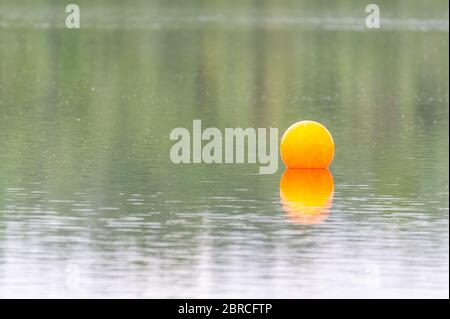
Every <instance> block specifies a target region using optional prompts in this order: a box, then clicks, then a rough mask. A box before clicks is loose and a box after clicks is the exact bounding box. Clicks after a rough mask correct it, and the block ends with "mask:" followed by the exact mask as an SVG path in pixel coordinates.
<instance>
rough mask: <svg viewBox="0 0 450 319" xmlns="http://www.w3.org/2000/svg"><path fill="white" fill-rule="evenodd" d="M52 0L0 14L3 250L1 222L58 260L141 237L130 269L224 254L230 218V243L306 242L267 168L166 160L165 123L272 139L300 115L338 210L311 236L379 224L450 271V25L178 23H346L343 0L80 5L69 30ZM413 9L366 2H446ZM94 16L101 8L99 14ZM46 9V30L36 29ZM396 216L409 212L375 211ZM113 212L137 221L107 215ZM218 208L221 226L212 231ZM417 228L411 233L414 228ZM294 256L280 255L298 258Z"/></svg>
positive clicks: (400, 13) (405, 13)
mask: <svg viewBox="0 0 450 319" xmlns="http://www.w3.org/2000/svg"><path fill="white" fill-rule="evenodd" d="M7 3H8V2H7ZM51 3H52V2H49V1H33V3H24V4H21V5H16V4H15V3H14V2H12V1H11V2H9V6H8V5H4V4H2V7H0V8H7V9H5V10H2V15H0V17H3V18H4V19H5V21H7V22H8V25H7V26H6V27H3V28H1V27H0V43H1V47H0V132H1V140H0V189H1V190H3V191H1V192H0V209H2V210H3V211H4V212H3V213H2V214H0V231H2V232H0V234H2V233H3V235H0V246H1V245H2V244H1V242H2V241H3V242H4V243H6V242H9V241H14V238H15V237H14V236H15V235H16V234H17V233H16V230H14V229H15V228H14V227H13V228H12V229H13V230H12V231H9V232H8V231H7V229H8V228H11V227H12V226H8V225H11V224H12V225H15V224H14V223H19V226H20V227H19V229H20V232H22V234H23V236H24V237H25V238H29V240H31V238H33V237H34V235H33V234H37V235H39V236H44V237H45V236H49V238H50V239H49V240H48V241H49V243H50V246H51V247H53V248H55V249H56V250H58V249H59V250H61V251H65V250H66V251H68V252H69V255H70V253H71V252H72V253H73V250H75V248H73V249H71V246H70V245H69V246H65V244H64V242H66V243H67V242H68V243H73V244H74V245H75V243H78V241H79V240H81V239H79V238H86V237H87V240H88V241H89V242H90V243H91V245H92V247H93V248H92V250H93V251H94V252H103V251H109V250H111V251H113V252H114V251H116V252H117V251H118V250H119V248H118V247H116V246H115V245H118V246H122V247H138V250H139V251H140V253H139V254H138V256H139V258H137V257H136V260H135V262H139V263H143V264H147V263H150V261H149V260H148V258H147V257H148V256H153V258H155V259H156V260H157V263H160V264H161V265H165V264H166V263H167V261H170V262H174V263H175V261H177V260H179V259H181V260H182V261H180V262H179V264H180V265H188V266H189V265H190V262H192V260H191V257H189V256H188V255H184V252H185V250H186V249H187V250H188V251H189V252H190V253H191V254H192V255H193V256H197V255H199V254H200V253H199V252H198V251H199V250H201V247H203V246H204V245H206V246H208V245H210V246H211V247H213V248H214V249H216V250H220V249H226V248H227V247H228V248H229V247H230V245H231V243H232V242H234V241H235V240H239V239H238V238H239V236H241V235H240V227H244V228H245V227H249V228H250V230H248V231H247V232H245V233H244V235H242V236H243V237H244V238H245V239H246V240H249V242H250V244H249V245H253V244H254V245H255V246H256V247H253V248H254V249H255V251H256V253H255V254H256V255H264V254H267V252H269V255H270V254H271V253H274V251H272V250H271V248H270V247H272V246H271V245H275V242H276V238H273V237H272V233H273V232H277V231H280V230H282V229H284V228H289V229H291V231H292V232H293V235H292V236H290V235H285V237H284V240H285V243H286V245H290V244H291V245H293V246H296V245H300V246H302V245H303V244H302V243H298V240H299V239H298V238H297V237H296V235H299V234H300V235H301V236H304V237H306V238H308V233H306V234H305V233H303V230H304V229H303V228H298V225H290V224H284V223H282V221H283V219H282V210H281V208H280V205H279V204H278V203H277V198H278V191H279V190H278V181H279V178H280V176H281V174H282V172H283V167H282V164H281V161H280V168H279V170H278V173H277V174H276V175H273V176H258V175H257V174H256V173H257V171H258V165H203V164H201V165H187V166H186V165H185V166H183V165H181V166H180V165H178V166H177V165H174V164H172V163H171V162H170V159H169V149H170V147H171V145H172V144H171V142H170V140H169V133H170V131H171V130H172V129H173V128H175V127H187V128H191V125H192V120H193V119H202V122H203V126H204V127H207V126H214V127H218V128H220V129H221V130H222V129H223V128H225V127H244V128H245V127H268V126H272V127H278V128H279V129H280V134H281V133H282V131H283V130H284V129H285V128H287V127H288V126H289V125H290V124H291V123H292V122H293V121H295V120H298V119H314V120H318V121H320V122H322V123H324V124H325V125H326V126H327V127H328V128H329V129H330V131H331V132H332V133H333V136H334V138H335V142H336V155H335V160H334V162H333V164H332V167H331V171H332V173H333V176H334V178H335V185H336V186H335V188H336V194H335V197H336V200H335V202H336V203H335V212H333V211H332V212H331V216H330V217H329V218H328V219H327V223H328V224H327V223H326V224H325V225H327V226H325V227H329V231H330V233H327V232H325V233H326V234H328V235H329V236H331V235H330V234H335V233H337V235H335V236H336V238H335V239H337V240H343V239H346V238H345V236H343V235H342V234H340V233H339V232H340V231H344V230H346V229H347V227H348V229H350V230H351V231H355V233H359V231H361V232H363V231H368V232H369V234H372V235H373V237H371V236H368V237H369V238H371V240H373V238H374V237H377V236H378V235H380V234H379V233H376V231H378V230H379V229H380V228H381V229H387V230H386V232H385V233H382V234H383V235H386V234H388V235H392V233H391V232H392V231H395V235H394V236H397V237H395V238H397V242H396V244H397V245H398V246H399V248H398V251H395V250H393V253H396V252H397V253H398V259H399V260H400V261H401V262H403V261H404V260H408V258H412V259H414V258H416V259H417V262H418V263H419V264H420V263H424V264H426V261H425V259H426V258H425V259H424V260H422V259H421V257H419V256H417V255H416V254H414V253H409V249H410V248H409V247H411V245H412V244H417V245H419V246H420V245H422V244H423V246H424V247H425V248H426V247H428V246H426V244H425V243H428V242H439V243H442V245H441V244H436V245H437V246H436V247H435V251H438V252H440V253H441V257H440V259H439V258H438V261H439V262H440V264H442V263H445V262H446V263H447V276H448V152H449V148H448V128H449V127H448V86H449V81H448V78H449V76H448V54H449V51H448V24H447V31H442V30H429V31H426V32H419V31H417V30H395V28H394V29H390V30H379V31H373V32H372V31H367V32H360V31H351V30H340V29H339V28H337V29H332V30H324V29H321V28H317V27H308V25H303V24H300V25H297V24H295V23H294V24H293V25H290V24H284V23H281V24H275V25H271V24H270V23H268V24H267V25H266V24H264V23H255V21H253V20H252V21H253V22H251V21H250V23H244V24H240V23H236V24H233V23H230V25H229V26H228V27H227V22H226V21H225V22H223V21H222V22H220V23H218V22H217V20H214V19H215V18H214V19H213V20H214V21H215V22H214V21H213V22H212V23H210V22H207V23H203V22H202V20H201V19H200V20H195V19H194V21H193V22H186V21H184V22H181V23H180V22H179V21H183V17H184V16H190V17H196V16H197V17H198V16H204V17H210V16H213V17H214V15H217V14H220V13H222V14H225V15H226V16H228V15H229V16H233V15H236V14H239V15H241V16H244V17H247V18H248V17H253V18H255V19H256V21H258V19H259V18H261V17H267V16H283V15H284V14H290V15H294V16H295V15H296V14H298V15H300V16H304V17H308V16H309V17H311V16H315V17H320V16H325V17H327V16H330V15H331V16H338V17H359V16H360V12H364V11H363V9H361V8H359V7H360V3H359V2H357V3H358V5H355V2H352V1H346V2H345V1H344V2H343V4H342V5H341V6H339V7H335V6H337V5H336V4H333V5H331V6H329V5H328V2H327V3H325V2H318V3H317V2H312V1H310V2H303V3H301V4H299V3H298V1H287V2H285V3H283V4H278V5H272V4H269V2H261V3H259V2H258V4H257V2H244V4H241V5H240V6H239V7H232V6H231V5H227V4H226V3H218V4H208V5H205V3H203V4H202V5H201V4H196V5H193V4H187V3H184V2H183V3H184V4H175V3H172V2H171V3H170V4H164V3H163V2H154V3H148V2H145V3H144V2H136V3H134V6H132V5H131V4H130V5H123V6H120V5H119V3H118V2H116V3H115V4H114V5H112V6H108V7H107V6H106V3H108V4H109V3H110V1H108V2H106V1H99V2H96V5H92V6H91V5H89V4H88V3H87V2H82V1H80V5H81V6H83V5H84V8H82V19H84V20H82V28H81V29H80V30H77V31H74V30H65V29H63V28H62V27H61V26H60V16H59V15H58V14H59V13H58V12H59V11H58V8H59V7H55V6H53V7H52V6H50V5H49V4H51ZM208 3H209V2H208ZM425 3H426V2H425V1H417V2H415V4H414V5H410V4H409V2H406V1H399V2H396V4H395V5H394V4H391V2H390V1H384V2H382V3H381V2H380V6H381V8H382V10H383V11H384V12H386V16H388V17H391V18H418V19H421V18H422V19H448V3H447V2H446V1H442V2H439V1H437V2H434V3H433V5H425ZM362 8H364V7H362ZM103 9H104V11H105V12H106V13H110V14H111V15H107V16H106V17H105V16H102V15H100V16H98V15H99V14H101V12H102V11H103ZM383 11H382V12H383ZM5 12H6V13H5ZM11 12H16V13H17V12H18V13H26V17H29V20H27V18H26V17H25V18H24V17H23V16H22V17H20V16H19V17H16V16H15V15H13V14H11ZM33 12H37V13H35V14H33ZM135 14H137V18H136V20H134V18H135V16H134V15H135ZM83 15H85V18H83ZM362 16H364V14H362ZM5 17H6V18H5ZM151 17H155V19H159V20H158V21H159V22H158V23H159V24H158V25H153V24H152V19H151ZM161 17H162V18H161ZM164 17H165V18H166V19H165V18H164ZM46 19H48V21H50V22H49V23H50V26H49V27H45V26H43V25H42V22H45V21H46ZM61 21H64V20H61ZM133 21H137V22H136V23H135V24H133ZM177 21H178V22H177ZM244 21H247V20H245V19H244ZM172 22H173V24H172ZM83 25H86V26H87V27H86V28H83ZM130 25H131V26H133V25H134V26H135V27H131V28H127V26H130ZM108 26H112V27H111V28H108ZM230 26H231V27H230ZM355 198H358V201H354V199H355ZM402 209H404V210H405V211H406V212H409V213H411V214H408V213H405V214H401V215H400V216H396V217H395V220H394V221H393V219H390V218H389V215H390V213H398V212H399V211H400V212H401V211H402ZM374 212H375V213H374ZM339 213H341V214H339ZM34 214H36V215H40V216H41V215H45V214H48V215H49V216H50V217H49V218H50V219H51V218H55V220H57V221H59V222H60V223H61V225H62V226H61V227H50V226H49V225H46V224H45V222H42V221H41V220H39V219H35V218H37V217H36V216H35V215H34ZM183 214H187V215H183ZM214 214H217V215H216V217H215V215H214ZM373 214H375V215H373ZM52 216H56V217H52ZM127 216H128V217H133V216H135V217H136V218H137V220H139V222H136V223H135V224H133V221H131V222H130V221H128V222H124V223H123V224H121V218H124V217H127ZM217 216H219V217H217ZM60 217H61V218H62V217H71V218H73V220H70V221H67V220H65V219H61V220H60V219H59V218H60ZM222 217H223V220H221V219H220V218H222ZM214 218H219V221H220V223H219V224H217V225H210V224H209V223H210V222H211V221H212V220H214ZM259 218H262V219H264V218H267V219H265V220H266V221H267V223H262V224H259V223H257V219H259ZM364 218H367V219H368V220H370V221H372V225H369V224H366V222H367V221H364ZM423 219H425V220H427V221H428V223H429V225H431V226H429V228H426V229H425V230H424V229H423V228H422V227H419V226H418V225H417V224H416V222H418V221H420V220H423ZM113 222H115V223H116V224H111V223H113ZM183 222H185V223H184V224H183ZM341 222H342V223H344V224H345V223H347V225H346V226H345V225H344V226H342V224H340V223H341ZM130 223H131V224H132V225H131V226H133V227H131V226H130ZM153 223H154V225H156V226H155V227H154V228H152V226H151V225H153ZM353 223H355V224H353ZM358 223H362V225H360V224H358ZM392 223H393V224H396V225H398V228H395V229H394V230H392V229H391V228H390V227H393V226H392ZM446 224H447V229H445V226H446ZM360 226H363V227H362V228H361V229H355V228H358V227H360ZM130 227H131V228H130ZM252 227H254V228H252ZM290 227H291V228H290ZM371 227H373V229H376V231H375V230H372V228H371ZM299 229H300V230H299ZM326 229H328V228H326ZM326 229H325V231H326ZM205 231H206V232H207V233H208V234H209V232H212V231H213V232H216V234H217V237H215V236H214V235H211V237H212V243H205V242H203V241H202V240H201V236H202V235H203V234H204V232H205ZM298 231H300V232H301V233H296V232H298ZM371 231H373V233H371ZM17 232H18V231H17ZM260 234H264V236H263V238H262V239H261V238H259V237H258V236H260ZM417 234H420V236H423V238H424V239H423V241H421V242H416V240H417V239H413V237H414V236H415V235H417ZM246 236H248V237H246ZM253 236H255V237H253ZM316 236H317V238H320V235H318V234H316V235H314V237H312V238H316ZM420 236H419V237H420ZM405 238H406V239H405ZM251 240H254V241H251ZM379 240H380V241H381V243H380V247H377V248H376V249H375V250H374V251H372V252H371V254H372V255H371V256H373V258H374V259H377V260H378V259H382V258H383V250H382V248H381V246H383V244H387V243H385V242H384V241H383V240H382V239H379ZM344 241H345V240H344ZM362 241H363V242H364V239H362ZM25 242H27V240H26V239H25ZM112 243H114V245H113V244H112ZM156 243H159V245H160V246H158V244H156ZM165 243H166V244H167V245H169V246H170V245H171V246H172V247H173V251H172V252H167V251H166V250H165V248H164V247H165V246H164V244H165ZM182 243H185V244H187V246H189V247H190V248H188V247H186V246H184V245H183V244H182ZM5 245H6V244H5ZM36 245H37V246H39V243H38V244H36ZM258 245H261V246H258ZM367 245H369V240H368V242H367ZM445 246H447V247H445ZM208 247H209V246H208ZM224 247H225V248H224ZM258 247H260V250H258ZM302 247H303V246H302ZM364 247H365V248H366V249H368V248H367V247H368V246H367V247H366V246H364ZM425 248H424V249H425ZM321 249H325V248H324V247H322V246H319V248H317V252H321ZM5 250H6V248H5ZM325 251H326V252H327V253H329V251H328V250H326V249H325ZM157 253H160V254H162V255H163V256H162V257H161V256H160V258H158V257H157V256H156V257H155V254H156V255H157ZM177 253H178V254H177ZM296 253H297V254H295V253H294V254H293V255H292V256H291V257H292V258H294V259H295V258H299V259H301V258H303V257H302V254H301V253H300V252H296ZM308 253H310V254H311V255H312V256H314V251H312V252H311V251H308V249H307V248H306V251H305V254H306V255H308ZM427 253H429V254H432V252H431V251H425V255H426V254H427ZM231 255H232V253H231ZM325 255H326V254H325ZM404 255H406V257H404ZM5 256H6V255H3V257H2V253H1V252H0V258H3V260H7V257H5ZM426 256H428V255H426ZM433 256H434V255H433ZM116 257H117V256H116ZM278 257H280V258H282V257H283V256H278ZM328 257H329V259H328V261H329V262H332V260H333V258H336V256H335V255H333V254H331V253H330V255H329V256H328ZM42 258H44V259H45V256H42ZM98 258H99V259H102V258H100V257H98ZM117 258H118V257H117ZM402 258H404V259H402ZM194 259H195V257H194ZM212 259H213V261H212V263H215V262H217V263H218V262H219V261H220V262H222V261H221V257H218V256H216V257H213V258H212ZM414 260H415V259H414ZM224 263H225V264H226V260H225V261H224ZM170 265H172V264H170ZM169 267H170V266H169ZM173 267H175V266H173ZM444 268H445V267H444ZM270 269H271V268H270V264H268V265H267V271H268V272H270ZM263 270H264V269H263ZM444 270H445V269H444ZM402 271H406V270H403V269H402ZM423 271H424V272H425V273H427V271H429V272H433V271H434V270H433V269H431V268H424V270H423ZM262 273H263V274H264V271H262ZM437 273H440V272H439V271H438V272H437ZM407 274H408V273H407ZM413 275H414V273H411V276H413ZM447 278H448V277H447ZM0 282H1V279H0ZM447 282H448V280H447ZM439 288H442V287H441V286H439ZM444 288H445V287H444ZM447 290H448V284H447ZM447 293H448V291H447Z"/></svg>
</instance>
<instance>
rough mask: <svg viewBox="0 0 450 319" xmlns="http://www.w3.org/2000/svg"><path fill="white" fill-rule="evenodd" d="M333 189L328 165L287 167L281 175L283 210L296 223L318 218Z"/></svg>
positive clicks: (327, 205) (313, 221) (314, 221)
mask: <svg viewBox="0 0 450 319" xmlns="http://www.w3.org/2000/svg"><path fill="white" fill-rule="evenodd" d="M333 192H334V181H333V176H332V175H331V173H330V171H329V170H328V169H308V168H305V169H291V168H288V169H287V170H286V171H285V172H284V173H283V175H282V176H281V180H280V198H281V204H282V207H283V210H284V211H285V212H286V213H287V216H288V218H289V219H290V220H292V221H294V222H297V223H300V224H317V223H320V222H322V221H323V220H324V218H325V217H326V216H327V215H328V213H329V211H330V208H331V205H332V201H333Z"/></svg>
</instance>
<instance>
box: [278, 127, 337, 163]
mask: <svg viewBox="0 0 450 319" xmlns="http://www.w3.org/2000/svg"><path fill="white" fill-rule="evenodd" d="M280 152H281V158H282V159H283V162H284V164H285V165H286V167H287V168H328V166H329V165H330V163H331V161H332V160H333V156H334V141H333V137H332V136H331V134H330V132H329V131H328V130H327V128H326V127H325V126H323V125H322V124H320V123H317V122H314V121H300V122H297V123H294V124H293V125H291V126H290V127H289V128H288V129H287V130H286V132H284V134H283V137H282V138H281V146H280Z"/></svg>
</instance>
